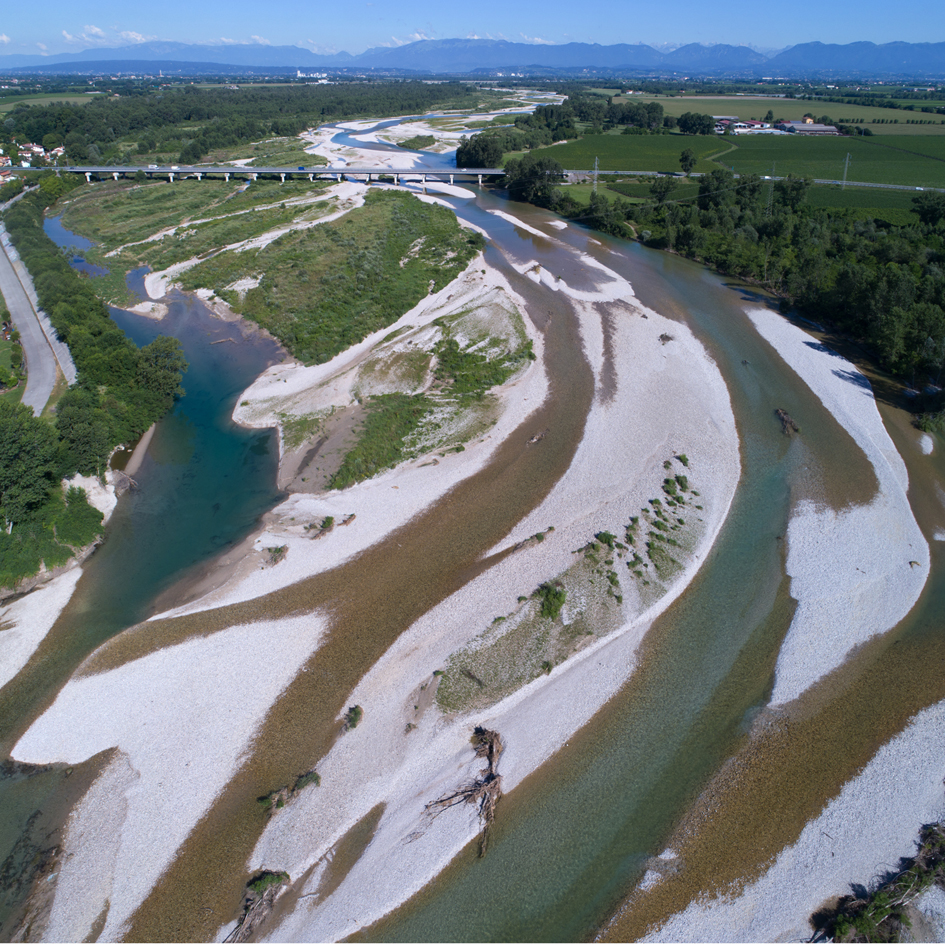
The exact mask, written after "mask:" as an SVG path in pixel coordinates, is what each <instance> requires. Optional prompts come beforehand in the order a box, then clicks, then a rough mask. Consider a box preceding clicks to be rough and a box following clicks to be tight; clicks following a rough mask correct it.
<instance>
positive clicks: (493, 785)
mask: <svg viewBox="0 0 945 944" xmlns="http://www.w3.org/2000/svg"><path fill="white" fill-rule="evenodd" d="M471 740H472V745H473V749H474V750H475V752H476V757H483V758H485V759H486V766H485V767H483V768H482V770H480V771H479V776H478V777H477V778H476V779H475V780H473V781H472V782H470V783H467V784H465V785H464V786H462V787H460V789H459V790H456V791H455V792H453V793H448V794H446V795H445V796H442V797H440V798H439V799H438V800H434V801H433V802H432V803H428V804H427V805H426V809H427V810H428V811H431V810H432V811H433V815H434V816H439V814H440V813H442V812H443V811H444V810H448V809H449V808H450V807H451V806H457V805H458V804H460V803H476V804H478V806H479V822H480V823H481V824H482V831H481V832H480V834H479V855H480V856H484V855H485V854H486V845H487V843H488V840H489V827H490V826H491V825H492V823H493V821H494V820H495V808H496V805H497V804H498V802H499V798H500V797H501V796H502V776H501V775H500V774H499V772H498V766H499V758H500V757H501V756H502V751H503V744H502V738H501V737H500V735H499V733H498V732H497V731H489V730H487V729H486V728H482V727H477V728H476V729H475V730H474V731H473V736H472V739H471Z"/></svg>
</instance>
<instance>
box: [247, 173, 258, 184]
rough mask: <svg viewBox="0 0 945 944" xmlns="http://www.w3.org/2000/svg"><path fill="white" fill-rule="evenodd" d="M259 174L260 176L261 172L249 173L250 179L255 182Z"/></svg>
mask: <svg viewBox="0 0 945 944" xmlns="http://www.w3.org/2000/svg"><path fill="white" fill-rule="evenodd" d="M258 176H259V174H250V175H249V179H250V180H252V181H254V182H255V180H256V178H257V177H258Z"/></svg>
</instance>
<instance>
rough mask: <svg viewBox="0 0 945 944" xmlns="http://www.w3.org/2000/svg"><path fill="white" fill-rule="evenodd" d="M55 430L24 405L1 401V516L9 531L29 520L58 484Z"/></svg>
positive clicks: (57, 445)
mask: <svg viewBox="0 0 945 944" xmlns="http://www.w3.org/2000/svg"><path fill="white" fill-rule="evenodd" d="M58 458H59V444H58V442H57V437H56V431H55V430H54V429H53V428H52V426H50V425H49V423H47V422H45V420H41V419H38V418H37V417H35V416H33V411H32V410H31V409H30V408H29V407H28V406H24V405H23V404H22V403H11V402H10V401H9V400H0V514H2V515H3V518H4V521H5V522H6V525H7V528H8V529H9V528H11V527H12V526H13V525H14V524H15V523H17V522H19V521H22V520H23V519H24V518H26V517H27V516H28V515H29V513H30V512H31V511H34V510H35V509H36V508H38V507H39V506H40V505H42V504H43V502H45V501H46V499H47V498H48V497H49V493H50V492H51V491H52V489H53V487H54V486H55V485H56V484H57V483H58V481H59V477H58V474H57V472H58V468H59V462H58Z"/></svg>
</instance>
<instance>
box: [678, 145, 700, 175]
mask: <svg viewBox="0 0 945 944" xmlns="http://www.w3.org/2000/svg"><path fill="white" fill-rule="evenodd" d="M679 166H680V167H681V168H682V171H683V173H684V174H685V175H686V176H687V177H688V176H689V175H690V174H691V173H692V169H693V167H695V166H696V155H695V154H694V153H693V150H692V148H686V150H685V151H683V152H682V154H680V155H679Z"/></svg>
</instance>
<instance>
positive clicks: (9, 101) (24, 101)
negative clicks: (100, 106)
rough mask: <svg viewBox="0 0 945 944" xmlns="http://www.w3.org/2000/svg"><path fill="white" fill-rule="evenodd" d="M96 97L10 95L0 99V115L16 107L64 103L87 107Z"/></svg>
mask: <svg viewBox="0 0 945 944" xmlns="http://www.w3.org/2000/svg"><path fill="white" fill-rule="evenodd" d="M96 97H98V96H96V95H11V96H10V97H9V98H0V114H5V113H6V112H8V111H13V109H14V108H16V107H17V106H18V105H49V104H51V103H52V102H64V103H66V104H68V105H88V103H89V102H90V101H92V99H93V98H96Z"/></svg>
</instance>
